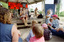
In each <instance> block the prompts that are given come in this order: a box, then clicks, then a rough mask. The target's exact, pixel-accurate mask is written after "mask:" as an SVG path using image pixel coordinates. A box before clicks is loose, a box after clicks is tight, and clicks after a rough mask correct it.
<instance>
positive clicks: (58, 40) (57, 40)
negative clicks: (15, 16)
mask: <svg viewBox="0 0 64 42" xmlns="http://www.w3.org/2000/svg"><path fill="white" fill-rule="evenodd" d="M30 30H31V28H27V29H20V32H21V38H22V39H23V42H26V40H25V39H26V37H27V35H28V34H29V31H30ZM46 42H64V39H62V38H60V37H57V36H52V39H50V40H49V41H46Z"/></svg>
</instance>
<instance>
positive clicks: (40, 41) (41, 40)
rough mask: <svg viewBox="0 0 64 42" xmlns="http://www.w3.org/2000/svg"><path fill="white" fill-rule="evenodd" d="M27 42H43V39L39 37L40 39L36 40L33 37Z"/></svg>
mask: <svg viewBox="0 0 64 42" xmlns="http://www.w3.org/2000/svg"><path fill="white" fill-rule="evenodd" d="M29 42H45V40H44V37H41V38H38V39H37V38H36V37H35V36H34V37H31V38H30V41H29Z"/></svg>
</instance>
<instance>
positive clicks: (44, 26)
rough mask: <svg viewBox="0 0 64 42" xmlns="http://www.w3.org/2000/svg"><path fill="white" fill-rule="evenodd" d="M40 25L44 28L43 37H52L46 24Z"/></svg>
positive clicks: (47, 38)
mask: <svg viewBox="0 0 64 42" xmlns="http://www.w3.org/2000/svg"><path fill="white" fill-rule="evenodd" d="M42 27H43V28H44V38H45V40H50V38H51V37H52V35H50V34H51V31H50V30H49V29H48V26H47V24H45V23H44V24H42Z"/></svg>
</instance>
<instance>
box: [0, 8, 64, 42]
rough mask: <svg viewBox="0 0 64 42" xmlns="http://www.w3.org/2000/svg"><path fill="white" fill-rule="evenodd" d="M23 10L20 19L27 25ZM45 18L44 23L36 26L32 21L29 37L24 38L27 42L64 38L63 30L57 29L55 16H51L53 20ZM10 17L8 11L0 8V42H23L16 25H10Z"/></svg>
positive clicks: (36, 23)
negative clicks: (57, 37) (53, 36)
mask: <svg viewBox="0 0 64 42" xmlns="http://www.w3.org/2000/svg"><path fill="white" fill-rule="evenodd" d="M24 11H25V8H23V11H22V13H21V14H20V15H21V19H22V20H23V22H24V23H25V22H26V23H25V25H27V19H28V18H27V14H26V12H24ZM49 16H50V15H49V14H48V15H47V16H46V23H43V24H38V22H37V21H36V20H33V21H32V26H31V30H30V33H29V35H28V36H27V38H26V41H27V42H45V40H50V39H51V38H52V34H53V35H57V36H60V37H64V29H63V28H61V27H59V19H58V16H57V15H53V16H52V17H53V19H52V18H51V17H49ZM11 19H12V15H11V12H10V10H9V9H6V8H3V7H0V41H1V42H23V41H22V39H21V37H20V32H19V30H17V27H16V25H14V24H11Z"/></svg>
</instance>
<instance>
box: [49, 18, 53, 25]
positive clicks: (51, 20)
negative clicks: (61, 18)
mask: <svg viewBox="0 0 64 42" xmlns="http://www.w3.org/2000/svg"><path fill="white" fill-rule="evenodd" d="M52 22H53V19H52V18H51V19H50V23H49V25H50V26H52Z"/></svg>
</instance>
